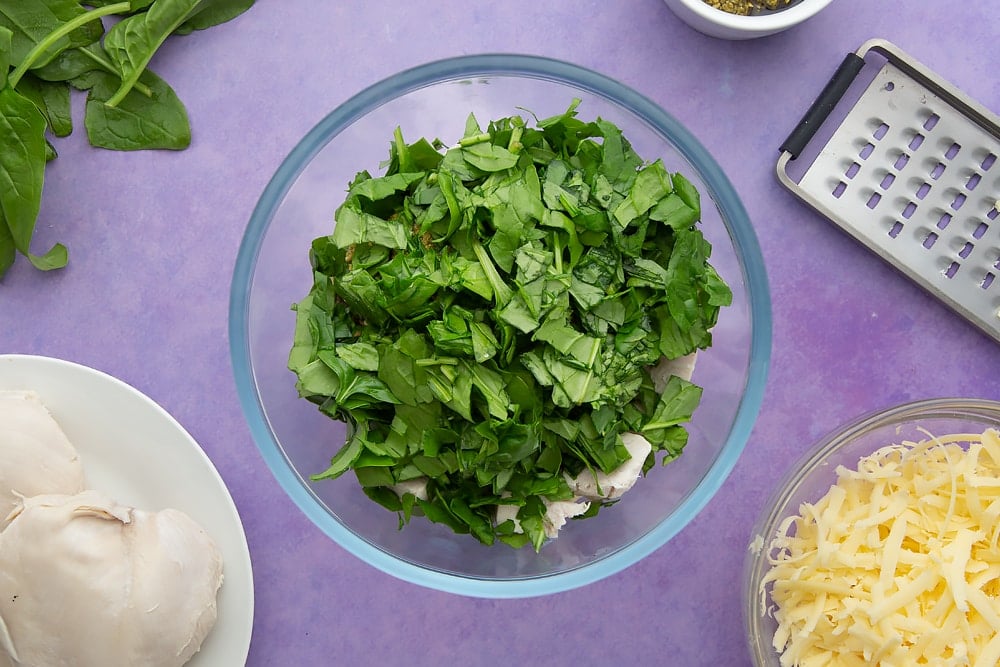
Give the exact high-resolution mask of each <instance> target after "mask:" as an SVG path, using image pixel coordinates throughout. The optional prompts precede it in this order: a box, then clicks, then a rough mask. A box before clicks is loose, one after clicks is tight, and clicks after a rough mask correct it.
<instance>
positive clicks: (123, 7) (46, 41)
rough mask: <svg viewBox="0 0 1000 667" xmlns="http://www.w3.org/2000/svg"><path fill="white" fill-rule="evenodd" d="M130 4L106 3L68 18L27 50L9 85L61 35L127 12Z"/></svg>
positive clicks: (19, 77)
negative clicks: (105, 17) (105, 5)
mask: <svg viewBox="0 0 1000 667" xmlns="http://www.w3.org/2000/svg"><path fill="white" fill-rule="evenodd" d="M131 7H132V4H131V3H130V2H118V3H115V4H113V5H108V6H107V7H99V8H97V9H92V10H90V11H88V12H87V13H85V14H80V15H79V16H77V17H76V18H73V19H70V20H69V21H67V22H66V23H63V24H62V25H61V26H59V27H58V28H56V29H55V30H53V31H52V32H50V33H49V34H48V35H46V36H45V37H44V38H42V41H40V42H38V43H37V44H35V46H34V47H33V48H32V49H31V50H30V51H28V55H26V56H25V57H24V60H22V61H21V64H20V65H18V66H17V67H16V68H15V69H14V71H13V72H11V74H10V77H9V78H8V81H9V82H10V87H11V88H14V87H15V86H17V83H18V81H20V80H21V77H23V76H24V74H25V72H27V71H28V69H30V68H31V66H32V65H34V64H35V62H36V61H37V60H38V58H39V57H40V56H41V55H42V54H43V53H45V51H46V50H48V48H49V47H51V46H52V45H53V44H55V43H56V42H57V41H59V40H60V39H61V38H62V37H65V36H66V35H68V34H69V33H71V32H73V31H74V30H76V29H77V28H79V27H80V26H82V25H86V24H87V23H90V22H91V21H94V20H97V19H99V18H101V17H103V16H108V15H110V14H119V13H121V12H127V11H129V9H131Z"/></svg>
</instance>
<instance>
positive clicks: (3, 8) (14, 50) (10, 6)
mask: <svg viewBox="0 0 1000 667" xmlns="http://www.w3.org/2000/svg"><path fill="white" fill-rule="evenodd" d="M87 14H88V12H87V10H86V9H84V8H83V7H81V6H80V3H79V2H78V0H0V26H2V27H5V28H7V29H9V30H10V31H11V32H12V40H11V56H12V58H11V60H12V62H14V63H19V62H22V61H24V60H25V59H26V58H27V56H28V54H29V53H30V52H31V50H32V49H33V48H35V47H36V46H37V45H38V44H39V43H41V42H42V41H43V40H44V39H45V38H46V37H48V36H49V35H50V34H51V33H53V32H54V31H56V30H57V29H58V28H59V27H60V26H62V25H64V24H66V23H68V22H69V21H71V20H73V19H75V18H78V17H81V16H85V15H87ZM103 33H104V27H103V26H102V24H101V23H100V22H99V21H87V22H86V23H84V24H83V25H81V26H80V27H78V28H75V29H74V30H72V31H71V32H69V33H68V34H66V35H63V36H60V37H58V38H57V39H55V40H53V41H52V43H51V44H50V45H48V46H47V47H46V48H45V49H44V51H42V52H41V53H40V54H39V55H38V56H37V57H36V58H35V61H34V63H33V64H32V66H33V67H41V66H42V65H44V64H46V63H47V62H49V61H50V60H52V58H54V57H55V56H56V55H58V54H59V53H61V52H62V51H64V50H66V49H72V48H75V47H78V46H86V45H88V44H92V43H94V42H96V41H97V40H99V39H100V38H101V35H102V34H103Z"/></svg>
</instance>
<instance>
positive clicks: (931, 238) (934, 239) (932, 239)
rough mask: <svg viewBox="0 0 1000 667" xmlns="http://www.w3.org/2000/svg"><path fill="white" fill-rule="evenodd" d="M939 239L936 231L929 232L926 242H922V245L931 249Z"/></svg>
mask: <svg viewBox="0 0 1000 667" xmlns="http://www.w3.org/2000/svg"><path fill="white" fill-rule="evenodd" d="M937 240H938V235H937V234H935V233H934V232H931V233H930V234H928V235H927V237H926V238H925V239H924V242H923V244H922V245H923V246H924V247H925V248H927V249H928V250H930V249H931V248H933V247H934V244H935V243H937Z"/></svg>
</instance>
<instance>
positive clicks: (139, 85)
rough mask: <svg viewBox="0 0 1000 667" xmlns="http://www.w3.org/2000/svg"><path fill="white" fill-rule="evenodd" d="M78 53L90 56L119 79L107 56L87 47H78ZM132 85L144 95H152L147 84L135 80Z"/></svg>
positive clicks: (119, 76)
mask: <svg viewBox="0 0 1000 667" xmlns="http://www.w3.org/2000/svg"><path fill="white" fill-rule="evenodd" d="M80 53H82V54H83V55H85V56H87V57H88V58H90V59H91V60H93V61H94V62H95V63H97V64H98V65H100V66H101V68H103V69H104V70H106V71H108V72H110V73H111V74H114V75H115V76H117V77H118V78H119V79H120V78H121V72H119V71H118V70H117V69H116V68H115V66H114V65H113V64H112V63H111V61H110V60H108V59H107V58H105V57H104V56H101V55H98V54H96V53H94V52H93V51H89V50H87V49H80ZM132 87H133V88H135V89H136V90H138V91H139V92H140V93H142V94H143V95H145V96H146V97H152V96H153V90H152V88H150V87H149V86H147V85H146V84H144V83H140V82H139V81H136V82H135V84H134V85H133V86H132Z"/></svg>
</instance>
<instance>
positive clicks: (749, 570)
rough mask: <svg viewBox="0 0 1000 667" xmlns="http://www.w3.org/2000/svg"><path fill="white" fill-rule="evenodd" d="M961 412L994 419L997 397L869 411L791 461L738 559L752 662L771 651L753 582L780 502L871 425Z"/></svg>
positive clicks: (999, 418) (999, 415)
mask: <svg viewBox="0 0 1000 667" xmlns="http://www.w3.org/2000/svg"><path fill="white" fill-rule="evenodd" d="M963 417H964V418H967V419H978V420H981V421H993V422H996V423H997V424H998V425H1000V401H994V400H991V399H988V398H927V399H921V400H916V401H909V402H906V403H901V404H899V405H895V406H892V407H889V408H885V409H882V410H874V411H870V412H867V413H865V414H863V415H861V416H859V417H856V418H855V419H853V420H852V421H850V422H848V423H846V424H844V425H842V426H840V427H838V428H836V429H834V430H832V431H830V432H829V433H827V434H826V435H825V436H823V437H821V438H820V439H819V440H817V441H816V443H815V444H813V445H812V446H811V447H809V449H807V450H806V451H805V452H804V453H803V454H802V455H801V456H800V457H799V458H798V459H796V460H795V462H794V463H792V464H791V466H790V467H789V468H788V470H787V471H786V472H785V474H784V475H783V477H782V478H781V480H780V481H779V482H778V484H777V485H776V486H775V487H774V490H773V491H772V492H771V494H770V495H769V496H768V498H767V500H766V501H765V503H764V505H763V506H762V510H761V512H760V514H759V516H758V518H757V519H756V521H754V524H753V529H752V530H751V532H750V537H751V539H754V536H758V535H759V536H761V537H762V538H763V540H764V544H763V546H762V549H761V551H760V553H759V554H755V553H753V552H751V551H748V552H747V554H746V557H745V559H744V566H743V586H742V588H743V590H742V597H743V600H742V607H743V629H744V631H745V634H746V638H747V647H748V648H749V650H750V655H751V657H752V658H753V664H754V665H757V666H758V667H762V666H764V665H767V664H770V663H768V662H766V661H765V654H766V656H768V657H770V656H772V655H773V649H772V648H771V643H770V641H771V640H770V637H763V636H762V635H761V632H760V630H761V628H760V627H759V623H760V613H759V603H760V596H759V593H758V591H757V587H756V582H757V581H759V580H760V577H761V576H762V575H763V570H764V569H765V567H766V564H765V559H764V555H765V554H766V553H767V544H768V542H769V541H770V539H771V533H773V532H774V529H775V528H777V525H778V522H779V521H781V520H782V519H783V518H784V517H785V515H786V514H787V510H784V509H782V508H784V507H785V505H786V504H787V503H788V500H789V498H790V497H791V496H792V495H793V494H795V492H796V491H797V490H798V488H799V486H800V485H801V484H802V483H803V482H804V481H805V480H806V478H807V477H808V476H809V475H810V474H811V473H812V472H813V471H814V470H815V469H816V467H817V466H818V465H820V464H821V463H822V462H823V461H825V460H826V459H827V457H829V456H830V455H831V454H833V453H835V452H836V451H838V450H839V449H840V448H841V447H842V446H844V445H847V444H849V443H851V442H853V441H854V440H855V439H856V438H857V437H858V436H861V435H864V434H866V433H868V432H869V431H871V430H874V429H877V428H882V427H885V426H892V425H894V424H896V425H899V424H903V423H906V422H910V421H915V420H920V419H935V418H937V419H941V418H949V419H961V418H963ZM779 509H782V511H779ZM775 658H776V656H775Z"/></svg>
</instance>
